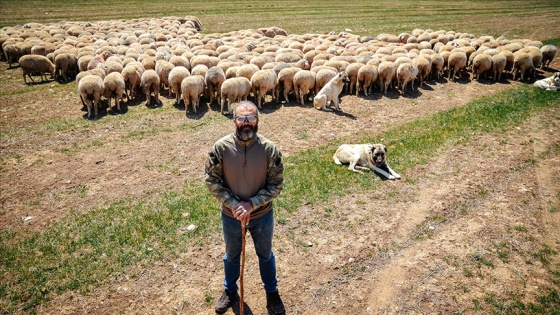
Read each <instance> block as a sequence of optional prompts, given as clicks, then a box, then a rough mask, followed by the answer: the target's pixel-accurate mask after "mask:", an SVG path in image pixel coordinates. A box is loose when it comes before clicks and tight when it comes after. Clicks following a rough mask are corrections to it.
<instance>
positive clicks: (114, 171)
mask: <svg viewBox="0 0 560 315" xmlns="http://www.w3.org/2000/svg"><path fill="white" fill-rule="evenodd" d="M552 68H554V69H560V61H559V58H558V57H557V58H556V60H555V61H554V63H553V64H552ZM19 71H20V70H19V69H17V68H16V69H9V70H6V69H5V67H4V69H2V70H1V71H0V76H2V78H1V79H2V80H4V79H6V78H11V77H14V76H19V75H20V74H19ZM544 75H549V73H548V72H547V73H544ZM52 84H57V83H52ZM518 84H521V83H519V82H513V81H509V82H507V83H505V82H502V83H492V82H484V81H483V82H482V83H479V82H475V81H472V82H471V81H469V82H467V81H461V82H459V83H456V82H446V81H445V80H442V81H438V82H433V81H432V82H429V83H428V85H426V86H424V87H422V88H420V89H418V90H417V91H416V92H414V93H408V94H407V95H405V96H400V95H398V94H397V93H395V92H391V93H389V95H387V96H382V95H380V94H379V93H375V94H374V95H373V96H372V97H368V98H363V97H360V98H357V97H355V96H350V95H345V96H343V98H342V102H341V108H342V110H343V113H344V114H343V115H337V114H334V113H328V112H323V111H317V110H315V109H313V108H311V107H302V106H299V105H296V104H295V103H290V104H283V105H282V106H277V105H274V104H267V105H265V109H264V110H263V114H262V116H261V120H260V129H259V131H260V132H261V133H262V134H263V135H265V136H267V137H268V138H270V139H271V140H273V141H275V142H276V143H277V144H278V146H279V147H280V149H281V150H282V152H283V154H284V155H285V156H290V155H294V154H297V153H298V152H300V151H302V150H304V149H306V148H309V147H311V146H317V145H321V144H325V143H328V142H330V141H333V140H336V139H339V138H351V137H359V138H362V137H366V136H371V137H376V135H378V134H380V133H382V132H384V131H385V130H387V129H389V128H393V127H395V126H399V125H401V124H404V123H406V122H409V121H412V120H414V119H417V118H420V117H426V116H429V115H432V114H434V113H436V112H438V111H442V110H446V109H449V108H453V107H456V106H461V105H463V104H465V103H466V102H468V101H469V100H472V99H475V98H478V97H481V96H484V95H490V94H493V93H495V92H497V91H499V90H503V89H507V88H510V87H512V86H515V85H518ZM30 88H38V92H37V93H36V94H34V95H36V96H38V97H36V98H34V99H32V100H30V99H25V100H24V101H21V100H20V99H19V96H18V95H14V96H7V97H3V99H2V102H1V104H0V116H1V127H2V131H14V130H15V131H17V130H20V129H21V128H22V126H33V124H35V123H37V124H38V123H40V122H41V121H44V120H45V119H51V118H53V117H76V116H82V115H83V114H84V112H82V111H80V109H79V106H78V98H77V95H76V94H72V93H70V94H68V95H62V96H61V95H59V94H56V93H52V91H50V89H51V90H52V89H53V87H52V86H42V87H30ZM162 99H163V100H164V103H165V105H164V107H166V106H171V105H170V104H171V103H172V100H171V99H166V98H165V97H162ZM53 104H55V105H53ZM214 106H215V105H214ZM134 110H135V108H133V107H131V108H130V109H129V113H128V114H131V113H130V112H134ZM203 115H215V116H216V117H215V118H216V119H212V120H211V121H212V124H206V125H202V126H200V128H198V129H196V131H194V132H191V131H189V130H187V131H185V130H181V129H180V128H177V127H178V126H180V125H181V124H182V122H183V121H184V120H185V119H197V118H200V117H202V116H203ZM101 119H102V120H103V119H107V120H110V119H111V116H110V115H108V116H105V117H103V118H101ZM559 122H560V107H555V108H553V109H551V110H548V111H546V112H544V113H542V114H540V115H538V116H535V117H530V118H529V119H528V120H527V121H526V122H525V123H524V124H522V125H521V126H519V127H514V128H512V129H511V130H509V131H507V132H506V133H505V134H498V135H483V136H479V137H477V138H476V139H474V140H473V141H471V142H470V143H468V144H465V145H463V146H458V147H454V148H453V149H451V150H445V151H442V152H436V153H435V155H434V158H433V159H432V160H431V161H430V163H429V164H428V165H423V166H418V167H417V168H415V169H413V170H410V171H407V172H403V173H401V175H402V176H403V180H400V181H384V182H383V183H382V185H380V188H379V189H376V190H375V191H369V192H367V193H363V194H362V193H359V194H358V193H355V194H351V195H347V196H344V197H342V198H338V199H333V200H330V201H329V202H328V203H327V204H315V205H306V206H303V207H301V208H300V209H298V211H296V212H295V213H294V214H293V215H291V216H290V217H288V219H287V221H286V223H284V224H278V225H277V229H276V238H275V244H274V248H275V252H276V255H277V264H278V278H279V288H280V293H281V295H282V297H283V299H284V302H285V304H286V307H287V309H288V314H455V313H457V314H458V313H466V314H475V313H477V312H478V311H477V310H476V305H478V303H480V305H481V306H480V313H485V312H484V310H485V308H486V309H487V307H488V305H487V304H486V306H484V301H485V299H487V297H488V296H489V294H490V296H492V295H491V294H492V293H494V294H495V297H506V296H508V294H510V293H515V294H517V296H519V297H520V299H521V300H522V301H525V302H529V301H534V300H535V298H536V297H537V296H538V295H540V294H542V293H543V292H548V291H546V289H547V288H548V287H550V285H551V282H550V275H549V274H548V272H547V268H546V266H544V265H543V262H541V261H539V260H538V259H536V258H532V257H531V256H530V255H528V254H527V253H529V252H534V251H536V250H537V249H536V248H535V246H538V247H540V246H541V245H542V244H545V243H546V244H549V246H553V248H555V249H559V248H560V228H559V227H560V225H559V224H560V214H559V213H558V212H557V211H552V209H558V208H560V202H559V199H560V198H559V196H560V156H559V155H558V148H557V146H558V139H559V137H558V135H559V134H560V123H559ZM163 126H168V127H169V128H170V129H171V131H169V132H165V133H164V134H162V135H161V136H157V137H139V138H135V139H133V140H126V139H127V135H129V134H130V132H131V130H132V131H138V130H144V129H143V128H147V129H148V130H149V128H154V129H158V128H162V127H163ZM232 128H233V125H232V123H231V121H228V120H225V119H221V117H220V115H219V114H218V113H217V108H213V109H212V110H211V111H208V110H204V111H203V112H202V113H200V114H199V115H198V116H191V117H185V116H184V114H183V112H182V111H178V110H170V111H167V112H164V113H162V114H161V115H157V116H146V117H142V118H140V119H131V120H130V121H127V122H125V123H122V124H111V125H104V124H92V128H88V129H86V130H84V131H71V132H67V133H63V134H61V133H53V132H49V131H48V130H39V131H38V132H37V134H36V135H35V136H34V137H29V136H28V135H25V134H24V132H23V131H22V132H15V133H14V135H15V136H14V137H13V138H10V139H7V138H6V137H3V138H2V142H1V148H2V150H1V153H0V154H1V157H2V164H3V166H2V181H1V183H0V189H1V192H2V194H1V197H0V202H1V205H2V211H1V212H0V222H1V226H2V229H9V230H14V231H21V232H23V235H25V234H28V233H31V232H33V231H40V230H42V229H45V227H46V226H48V225H50V224H52V222H56V221H57V220H59V219H60V218H62V217H65V216H67V215H69V211H70V210H71V209H73V210H72V211H77V212H80V211H87V210H88V209H89V208H91V207H93V206H96V205H98V206H101V205H105V204H108V203H110V202H111V201H112V200H115V199H118V198H122V197H124V196H127V197H130V198H149V197H150V196H153V195H154V191H155V192H157V191H163V190H166V189H174V190H177V189H178V188H179V187H181V186H182V183H183V181H184V180H185V179H187V178H200V177H201V176H202V173H203V165H204V158H205V155H206V152H207V150H208V148H209V147H210V146H211V145H212V144H213V143H214V141H215V140H216V139H218V138H219V137H221V136H222V135H224V134H226V133H228V132H231V131H232ZM174 129H175V130H176V131H175V130H174ZM189 132H190V133H189ZM186 133H189V134H186ZM53 134H54V136H53ZM302 135H305V136H302ZM95 141H102V143H103V145H97V146H96V145H92V146H91V147H89V148H87V149H81V150H78V152H77V153H74V154H67V153H66V152H64V150H62V148H72V146H73V145H76V144H75V143H79V145H83V144H84V143H96V142H95ZM389 150H390V148H389ZM160 161H165V164H166V165H167V167H158V166H157V165H159V163H160ZM389 161H390V153H389ZM333 165H334V164H333ZM396 171H397V172H399V170H396ZM356 176H359V175H356ZM376 180H377V179H376ZM86 186H87V190H83V191H80V189H82V188H84V187H86ZM327 213H328V214H329V215H327ZM28 216H31V217H33V219H32V220H31V221H30V222H28V223H23V222H22V218H23V217H28ZM203 243H204V245H200V246H196V247H193V248H190V249H189V251H187V252H185V253H183V254H182V255H181V256H180V257H179V258H177V259H164V260H162V261H159V262H157V263H156V264H155V265H153V266H150V267H147V268H143V267H140V266H133V267H131V268H129V272H128V273H127V274H124V275H120V276H119V277H118V278H117V279H115V280H114V281H111V282H110V283H108V284H106V285H103V286H101V287H98V288H96V289H95V290H94V291H93V292H90V293H88V294H80V293H78V292H66V293H64V294H62V295H60V296H53V299H52V301H51V303H50V304H49V305H46V306H44V307H43V308H41V309H39V310H38V312H39V313H40V314H115V313H123V314H175V313H177V314H213V313H214V311H213V302H210V303H207V302H206V301H205V300H206V299H207V294H208V292H211V293H212V294H213V296H214V298H215V299H217V298H218V297H219V295H220V293H221V290H222V287H221V278H222V255H223V248H222V241H221V235H220V234H219V233H216V234H214V235H211V236H210V237H208V239H207V240H205V241H204V242H203ZM248 244H249V246H248V251H247V263H246V266H247V267H246V272H245V275H246V277H245V279H246V281H245V296H246V302H247V303H248V305H249V307H250V308H251V309H252V311H253V313H254V314H265V312H266V309H265V304H266V301H265V299H264V292H263V290H262V285H261V283H260V277H259V274H258V265H257V261H256V256H255V255H254V252H253V251H252V247H251V244H252V242H251V239H250V237H249V239H248ZM504 244H506V245H504ZM504 252H506V253H507V259H506V258H504V254H503V253H504ZM485 259H488V260H491V262H492V266H489V265H488V264H486V263H485V261H486V260H485ZM551 259H552V261H553V263H555V264H556V265H557V263H559V262H560V259H558V257H557V256H552V257H551Z"/></svg>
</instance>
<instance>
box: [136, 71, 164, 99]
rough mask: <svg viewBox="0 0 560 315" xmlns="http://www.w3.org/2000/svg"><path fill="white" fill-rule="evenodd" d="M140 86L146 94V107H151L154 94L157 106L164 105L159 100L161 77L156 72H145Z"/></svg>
mask: <svg viewBox="0 0 560 315" xmlns="http://www.w3.org/2000/svg"><path fill="white" fill-rule="evenodd" d="M140 85H141V86H142V90H143V91H144V94H146V106H150V104H151V101H152V98H151V97H152V94H154V97H155V102H156V104H159V105H162V103H161V101H160V99H159V87H160V81H159V75H158V74H157V72H156V71H155V70H152V69H148V70H146V71H144V72H143V73H142V77H140Z"/></svg>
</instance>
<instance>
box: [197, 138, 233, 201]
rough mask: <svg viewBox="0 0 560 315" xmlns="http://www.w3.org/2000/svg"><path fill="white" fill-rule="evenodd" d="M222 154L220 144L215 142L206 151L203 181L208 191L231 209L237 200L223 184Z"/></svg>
mask: <svg viewBox="0 0 560 315" xmlns="http://www.w3.org/2000/svg"><path fill="white" fill-rule="evenodd" d="M222 162H223V155H222V150H220V145H219V144H218V143H216V144H215V145H214V147H213V148H212V150H210V152H208V158H207V160H206V165H205V167H204V182H205V183H206V186H207V187H208V190H209V191H210V193H211V194H212V195H213V196H214V197H216V199H218V201H220V202H221V203H222V205H224V206H226V207H227V208H229V209H233V208H234V207H235V206H237V204H238V203H239V201H238V200H237V199H236V198H235V197H234V195H233V193H232V192H231V190H230V189H229V188H227V187H226V186H224V180H223V178H224V177H223V175H224V174H223V164H222Z"/></svg>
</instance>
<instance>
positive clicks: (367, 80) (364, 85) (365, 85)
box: [356, 64, 379, 96]
mask: <svg viewBox="0 0 560 315" xmlns="http://www.w3.org/2000/svg"><path fill="white" fill-rule="evenodd" d="M378 76H379V72H378V70H377V66H374V65H371V64H369V65H368V64H366V65H363V66H361V67H360V69H358V76H357V78H356V81H357V82H356V96H359V94H360V91H363V92H364V96H368V95H370V94H371V92H372V87H373V86H374V85H375V83H376V81H377V77H378Z"/></svg>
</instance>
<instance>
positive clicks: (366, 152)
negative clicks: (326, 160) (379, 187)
mask: <svg viewBox="0 0 560 315" xmlns="http://www.w3.org/2000/svg"><path fill="white" fill-rule="evenodd" d="M386 155H387V147H385V146H384V145H383V144H371V143H367V144H343V145H341V146H340V147H339V148H338V150H336V152H335V154H334V156H333V160H334V163H336V164H338V165H341V164H346V163H348V164H350V165H349V166H348V169H349V170H351V171H354V172H358V173H362V171H360V170H358V168H359V169H364V170H371V171H375V172H377V173H379V174H381V175H383V176H385V177H386V178H388V179H400V178H401V175H399V174H397V173H396V172H395V171H393V169H391V167H390V166H389V164H387V159H386Z"/></svg>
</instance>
